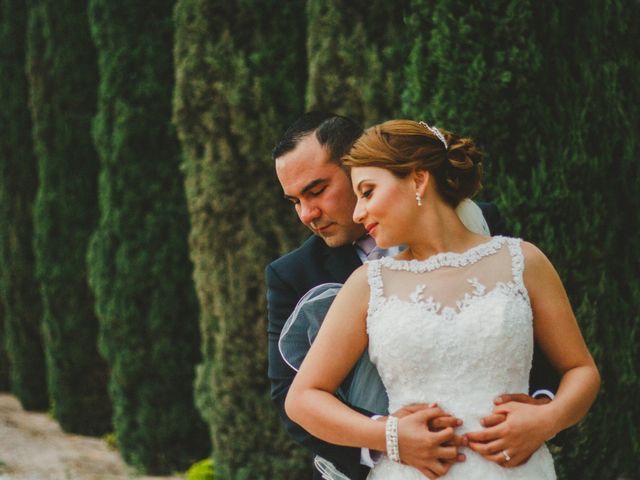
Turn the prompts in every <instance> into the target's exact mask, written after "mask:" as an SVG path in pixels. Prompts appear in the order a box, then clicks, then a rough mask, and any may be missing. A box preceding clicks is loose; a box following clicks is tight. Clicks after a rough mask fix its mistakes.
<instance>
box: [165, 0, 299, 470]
mask: <svg viewBox="0 0 640 480" xmlns="http://www.w3.org/2000/svg"><path fill="white" fill-rule="evenodd" d="M304 14H305V10H304V3H303V2H302V1H301V0H296V1H294V2H285V3H275V2H240V3H239V4H233V3H229V2H225V1H220V0H210V1H196V0H182V1H179V2H178V3H177V6H176V10H175V21H176V26H177V27H176V28H177V31H176V49H175V61H176V76H177V85H176V95H175V98H174V118H175V122H176V125H177V128H178V132H179V135H180V140H181V142H182V146H183V151H184V163H183V171H184V173H185V177H186V179H185V180H186V186H187V196H188V203H189V210H190V215H191V258H192V260H193V262H194V264H195V273H194V278H195V283H196V290H197V292H198V297H199V300H200V309H201V319H200V322H201V330H202V332H203V343H202V351H203V355H204V359H203V363H202V364H201V365H200V368H199V374H198V405H199V408H200V411H201V412H202V413H203V415H204V416H205V418H206V419H207V421H208V422H209V425H210V426H211V433H212V438H213V448H214V459H215V462H216V463H215V464H216V470H217V473H218V474H220V475H221V478H229V479H240V478H252V479H272V478H278V479H291V480H293V479H298V478H304V477H305V476H308V475H309V473H307V474H306V475H305V474H304V473H303V472H304V471H305V463H307V462H305V461H304V460H303V458H304V457H306V455H304V454H303V453H302V452H301V451H300V450H299V449H298V448H296V447H294V445H293V444H292V442H291V441H290V440H289V439H288V438H287V437H286V435H285V434H284V433H283V432H282V429H281V428H280V426H279V421H278V419H277V414H276V411H275V408H274V407H273V405H272V403H271V402H270V400H269V393H268V391H269V385H268V380H267V377H266V351H267V342H266V301H265V300H266V298H265V290H264V280H263V271H264V267H265V266H266V264H267V263H269V261H270V260H272V259H273V258H275V257H276V256H278V255H280V254H282V253H284V252H286V251H288V250H290V249H291V248H293V247H294V246H295V245H296V244H297V242H299V241H300V240H301V238H302V235H301V234H302V231H303V229H302V228H301V227H299V226H298V224H297V221H296V220H295V217H294V215H293V214H292V212H290V211H288V210H289V209H290V207H288V206H287V205H286V204H285V202H284V200H283V199H282V196H281V195H282V192H281V190H280V189H279V187H278V184H277V180H276V178H275V175H274V170H273V165H272V162H271V159H270V151H271V148H272V147H273V145H274V144H275V142H276V141H277V140H278V138H279V136H280V135H281V133H282V132H283V130H284V129H285V128H286V126H287V125H288V124H289V123H290V122H291V121H292V120H293V119H294V118H295V117H297V116H298V115H299V114H301V113H302V111H303V108H304V86H305V82H306V63H305V55H304V25H305V23H306V22H305V17H304Z"/></svg>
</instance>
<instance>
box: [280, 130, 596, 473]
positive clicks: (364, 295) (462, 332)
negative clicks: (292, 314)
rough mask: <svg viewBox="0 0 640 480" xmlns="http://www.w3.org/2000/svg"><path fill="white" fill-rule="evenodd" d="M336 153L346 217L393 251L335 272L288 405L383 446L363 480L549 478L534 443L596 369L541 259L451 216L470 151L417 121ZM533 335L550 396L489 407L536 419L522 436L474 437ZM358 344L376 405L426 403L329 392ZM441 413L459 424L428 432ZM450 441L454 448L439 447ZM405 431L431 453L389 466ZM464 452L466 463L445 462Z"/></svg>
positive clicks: (523, 367) (542, 451)
mask: <svg viewBox="0 0 640 480" xmlns="http://www.w3.org/2000/svg"><path fill="white" fill-rule="evenodd" d="M343 160H344V164H345V165H346V166H348V167H350V168H351V179H352V183H353V188H354V191H355V192H356V195H357V197H358V202H357V205H356V208H355V211H354V214H353V216H354V220H355V221H357V222H359V223H362V224H363V225H364V226H365V227H366V229H367V231H368V233H369V234H370V235H371V236H372V237H374V238H375V240H376V243H377V245H378V247H381V248H386V247H391V246H394V245H400V244H404V245H406V247H407V248H406V249H405V250H404V251H402V252H401V253H400V254H398V255H397V256H396V257H393V258H392V257H387V258H382V259H379V260H373V261H369V262H367V263H365V264H364V265H363V266H362V267H360V268H359V269H358V270H356V271H355V272H354V273H353V274H352V275H351V277H350V278H349V279H348V280H347V282H346V283H345V285H344V286H343V288H342V290H341V291H340V293H339V294H338V296H337V297H336V299H335V301H334V302H333V304H332V306H331V308H330V310H329V312H328V314H327V316H326V318H325V320H324V323H323V325H322V328H321V329H320V332H319V333H318V336H317V337H316V339H315V341H314V343H313V345H312V347H311V349H310V350H309V353H308V354H307V356H306V358H305V360H304V362H303V364H302V366H301V368H300V371H299V372H298V374H297V375H296V377H295V380H294V382H293V384H292V386H291V389H290V391H289V394H288V396H287V400H286V404H285V408H286V411H287V414H288V415H289V416H290V418H291V419H292V420H294V421H295V422H297V423H299V424H300V425H301V426H302V427H303V428H304V429H305V430H307V431H309V432H310V433H311V434H313V435H315V436H317V437H319V438H321V439H324V440H326V441H328V442H330V443H333V444H339V445H346V446H355V447H365V448H370V449H372V450H376V451H380V452H383V453H384V454H385V455H384V456H383V457H382V459H381V460H380V461H379V462H378V463H377V464H376V466H375V467H374V468H373V469H372V470H371V473H370V474H369V477H368V478H369V479H375V480H381V479H385V480H389V479H391V480H394V479H398V480H400V479H407V480H411V479H416V480H419V479H424V478H425V476H426V477H428V478H437V477H439V476H443V475H445V474H446V475H447V476H448V478H452V479H473V478H478V479H485V478H492V479H494V478H505V479H538V478H540V479H548V478H555V472H554V467H553V460H552V458H551V455H550V454H549V452H548V450H547V448H546V446H545V445H544V440H546V439H548V438H551V437H553V436H554V435H555V434H556V433H558V432H559V431H561V430H563V429H565V428H567V427H569V426H571V425H574V424H575V423H577V422H578V421H579V420H580V419H582V418H583V417H584V415H585V414H586V413H587V411H588V409H589V407H590V406H591V404H592V403H593V401H594V399H595V395H596V393H597V390H598V387H599V382H600V379H599V374H598V371H597V368H596V366H595V364H594V362H593V359H592V357H591V355H590V354H589V351H588V350H587V347H586V345H585V342H584V340H583V338H582V335H581V333H580V330H579V327H578V325H577V322H576V320H575V317H574V315H573V312H572V310H571V306H570V304H569V300H568V298H567V296H566V293H565V291H564V288H563V286H562V283H561V281H560V279H559V277H558V274H557V273H556V271H555V269H554V268H553V266H552V265H551V263H550V262H549V260H548V259H547V258H546V257H545V256H544V254H543V253H542V252H541V251H540V250H538V249H537V248H536V247H535V246H534V245H532V244H530V243H527V242H523V241H521V240H519V239H513V238H506V237H487V236H483V235H480V234H478V233H474V232H472V231H470V230H468V229H467V228H466V227H465V226H464V224H463V223H462V222H461V221H460V219H459V218H458V216H457V215H456V213H455V208H456V207H457V206H458V204H459V203H460V202H461V201H466V199H468V198H470V197H472V196H473V195H474V194H475V193H476V192H477V190H478V189H479V187H480V177H481V162H480V160H481V158H480V154H479V153H478V151H477V150H476V148H475V146H474V145H473V143H472V142H471V140H469V139H465V138H460V137H458V136H456V135H454V134H451V133H449V132H445V131H440V130H438V129H437V128H435V127H430V126H428V125H427V124H425V123H423V122H420V123H417V122H413V121H409V120H393V121H389V122H385V123H383V124H380V125H377V126H374V127H371V128H370V129H368V130H367V131H366V132H365V134H364V135H363V136H362V137H361V138H360V139H359V140H358V141H357V142H356V144H355V145H354V147H353V148H352V150H351V152H350V153H349V154H348V155H347V156H346V157H345V158H344V159H343ZM534 337H535V339H536V341H537V343H538V344H539V345H540V346H541V348H542V349H543V350H544V352H545V354H546V355H547V357H548V358H549V359H550V360H551V361H552V363H553V364H554V367H555V368H556V369H557V370H558V371H559V372H560V374H561V375H562V379H561V382H560V386H559V388H558V391H557V394H556V397H555V399H554V400H553V401H552V402H550V403H548V404H546V405H526V404H515V403H507V404H505V405H504V406H502V407H501V410H500V413H503V414H505V415H506V416H507V419H509V417H513V418H514V419H517V420H518V421H530V422H531V421H535V422H536V426H537V428H536V434H535V435H534V434H532V435H531V438H529V439H528V441H529V442H530V444H529V445H521V444H515V442H512V443H510V438H511V437H510V436H509V430H508V428H503V429H497V432H498V434H497V436H496V437H495V438H492V439H491V441H489V442H476V441H475V440H476V439H477V438H478V437H477V435H478V432H479V431H481V430H483V429H482V425H481V422H480V420H481V419H482V418H483V417H485V416H486V414H487V412H488V411H491V410H492V407H493V399H494V398H495V397H496V396H497V395H499V394H500V393H501V392H506V391H514V392H525V393H526V392H527V391H528V379H529V370H530V368H531V359H532V352H533V344H534ZM367 348H368V352H369V355H370V358H371V360H372V362H373V363H374V364H375V365H376V367H377V369H378V372H379V374H380V376H381V378H382V381H383V383H384V386H385V388H386V390H387V393H388V396H389V411H395V410H397V409H399V408H400V407H402V406H404V405H409V404H415V403H417V404H425V403H426V404H429V407H430V408H428V409H425V410H422V411H421V412H420V413H417V414H414V415H410V416H407V417H403V418H400V419H398V418H395V417H393V416H389V417H387V418H386V420H385V421H376V420H372V419H371V418H369V417H366V416H365V415H362V414H361V413H359V412H357V411H355V410H352V409H351V408H349V407H348V406H346V405H345V404H343V403H342V402H341V401H339V400H338V399H337V398H336V397H335V396H334V392H335V391H336V390H337V389H338V387H339V386H340V384H341V383H342V381H343V379H344V378H345V377H346V376H347V375H348V374H349V372H350V370H351V369H352V367H353V366H354V364H355V363H356V362H357V361H358V359H359V358H360V356H361V355H362V354H363V352H364V351H365V349H367ZM435 402H437V405H436V403H435ZM440 409H442V410H444V411H447V412H449V413H451V414H452V415H455V416H456V417H457V418H459V419H461V421H460V422H459V423H460V425H459V426H458V427H457V428H456V429H455V431H454V429H452V428H446V429H444V430H440V431H435V430H431V429H430V426H429V422H428V420H429V418H431V417H432V416H434V414H435V412H437V411H441V410H440ZM454 435H456V436H457V435H462V438H463V439H465V440H464V442H463V445H466V447H456V446H454V445H452V443H451V441H450V440H451V439H453V438H454ZM416 438H420V439H421V442H422V447H423V448H424V449H425V450H430V451H431V452H433V458H432V459H425V460H424V461H423V462H422V463H421V464H418V465H417V466H416V467H415V468H414V467H413V466H408V465H406V464H403V463H402V460H403V456H404V455H407V456H408V455H410V454H411V453H412V452H409V451H408V450H405V448H407V449H408V448H409V447H408V446H409V445H410V444H413V443H415V439H416ZM456 438H457V437H456ZM455 443H456V444H459V442H455ZM532 445H533V447H532ZM531 452H534V453H533V455H531ZM462 453H464V454H465V456H466V461H464V462H459V463H457V462H455V459H456V458H458V459H459V458H460V455H461V454H462ZM529 455H531V457H530V458H529V459H528V461H526V462H525V463H522V462H523V461H524V460H525V459H526V458H527V457H528V456H529ZM510 463H511V465H510ZM521 463H522V464H521ZM412 464H414V465H415V462H413V461H412ZM520 464H521V465H520ZM514 465H519V466H515V467H514ZM505 467H512V468H505Z"/></svg>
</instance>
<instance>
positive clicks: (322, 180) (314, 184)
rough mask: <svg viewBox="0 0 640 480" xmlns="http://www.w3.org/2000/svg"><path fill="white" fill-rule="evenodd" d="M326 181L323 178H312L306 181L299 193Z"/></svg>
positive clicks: (303, 192) (304, 192)
mask: <svg viewBox="0 0 640 480" xmlns="http://www.w3.org/2000/svg"><path fill="white" fill-rule="evenodd" d="M326 181H327V180H326V179H325V178H316V179H315V180H312V181H311V182H309V183H307V184H306V185H305V187H304V188H303V189H302V191H301V192H300V195H304V194H306V193H307V192H308V191H309V190H311V189H313V188H315V187H317V186H318V185H320V184H321V183H324V182H326Z"/></svg>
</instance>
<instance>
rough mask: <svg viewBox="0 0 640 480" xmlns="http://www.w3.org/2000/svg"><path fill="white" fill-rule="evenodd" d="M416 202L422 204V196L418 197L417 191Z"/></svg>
mask: <svg viewBox="0 0 640 480" xmlns="http://www.w3.org/2000/svg"><path fill="white" fill-rule="evenodd" d="M416 203H417V204H418V206H419V207H421V206H422V198H421V197H420V194H419V193H418V192H416Z"/></svg>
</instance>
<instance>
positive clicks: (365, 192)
mask: <svg viewBox="0 0 640 480" xmlns="http://www.w3.org/2000/svg"><path fill="white" fill-rule="evenodd" d="M372 193H373V188H370V189H369V190H365V191H364V192H362V194H361V195H362V198H369V197H370V196H371V194H372Z"/></svg>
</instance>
